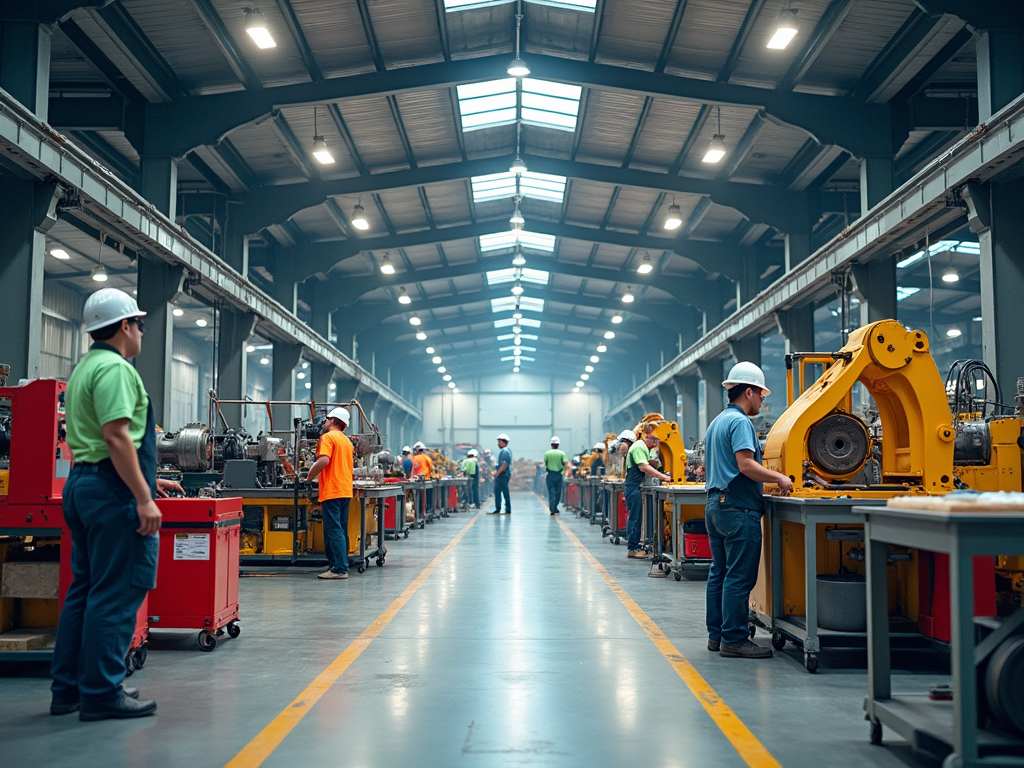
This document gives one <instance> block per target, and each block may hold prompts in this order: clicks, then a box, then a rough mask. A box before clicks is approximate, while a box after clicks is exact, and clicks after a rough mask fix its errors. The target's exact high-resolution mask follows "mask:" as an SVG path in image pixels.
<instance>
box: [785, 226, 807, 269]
mask: <svg viewBox="0 0 1024 768" xmlns="http://www.w3.org/2000/svg"><path fill="white" fill-rule="evenodd" d="M783 240H784V243H785V248H786V250H785V269H786V271H787V272H789V271H790V270H791V269H794V268H795V267H798V266H800V263H801V262H803V261H806V260H807V258H808V257H810V255H811V233H810V232H790V233H789V234H786V235H785V236H784V238H783Z"/></svg>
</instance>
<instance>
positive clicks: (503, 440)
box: [488, 433, 512, 515]
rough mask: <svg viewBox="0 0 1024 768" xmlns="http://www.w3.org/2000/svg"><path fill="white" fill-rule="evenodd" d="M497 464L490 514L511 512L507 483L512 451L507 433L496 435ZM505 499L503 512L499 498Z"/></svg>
mask: <svg viewBox="0 0 1024 768" xmlns="http://www.w3.org/2000/svg"><path fill="white" fill-rule="evenodd" d="M498 448H499V450H498V466H497V468H496V469H495V470H494V511H493V512H489V513H488V514H490V515H500V514H506V515H511V514H512V498H511V496H509V492H508V484H509V481H510V480H511V478H512V451H510V450H509V449H508V435H506V434H505V433H502V434H500V435H498ZM502 498H504V499H505V512H504V513H502V511H501V500H502Z"/></svg>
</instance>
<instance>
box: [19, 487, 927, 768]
mask: <svg viewBox="0 0 1024 768" xmlns="http://www.w3.org/2000/svg"><path fill="white" fill-rule="evenodd" d="M514 505H515V507H514V508H515V510H516V511H515V513H514V514H512V515H511V516H498V517H495V516H488V515H483V516H481V517H480V519H479V520H478V521H477V522H476V524H475V525H473V526H472V527H471V528H470V529H469V530H468V532H467V533H466V535H465V537H464V538H463V539H462V540H461V541H460V542H459V543H458V544H457V545H456V546H455V547H454V549H453V550H452V551H451V552H450V554H449V555H448V556H447V557H446V558H445V559H444V560H443V561H442V562H441V563H440V564H439V565H438V567H437V569H436V570H435V571H434V573H433V574H432V575H431V576H430V577H429V578H428V579H427V580H426V581H425V582H424V583H423V585H422V587H421V588H420V589H419V590H418V591H417V592H416V593H415V594H414V595H413V596H412V598H411V599H410V600H409V602H408V603H407V604H406V605H405V607H404V608H402V610H401V611H399V612H398V613H397V615H396V616H395V617H394V619H393V620H392V621H391V623H390V624H389V625H388V626H387V627H386V628H385V629H384V631H383V632H382V633H381V635H380V637H379V638H377V639H376V640H374V641H373V642H372V643H371V644H370V645H369V647H368V648H367V649H366V650H365V651H364V652H363V653H362V655H361V656H360V657H359V658H358V659H357V660H356V661H355V662H354V663H353V664H352V666H351V667H350V668H349V669H348V671H347V672H346V673H345V674H344V675H343V676H342V677H341V678H340V680H338V682H337V683H336V684H335V685H334V686H332V687H331V689H330V690H329V691H328V692H327V693H326V694H325V695H324V696H323V698H322V699H321V700H320V701H319V702H318V703H317V704H316V705H315V706H314V707H313V708H312V709H311V710H310V712H309V714H308V715H307V716H306V717H305V718H304V719H303V720H302V721H301V722H300V723H299V724H298V725H297V726H296V727H295V728H294V730H292V731H291V733H290V734H289V735H288V736H287V737H286V738H285V739H284V741H283V742H282V743H281V744H280V746H279V747H278V748H277V749H276V750H275V751H274V752H273V754H272V755H271V756H270V757H269V758H268V759H267V760H266V762H265V763H264V765H266V766H268V768H270V767H274V768H284V767H286V766H287V767H289V768H291V767H293V766H300V765H309V766H346V767H347V766H352V767H353V768H364V767H369V766H378V767H380V768H384V767H385V766H400V765H404V766H423V767H431V766H439V767H440V766H445V767H447V766H452V765H463V766H467V767H472V768H476V767H477V766H479V767H480V768H491V767H492V766H522V765H531V766H560V767H561V766H588V767H589V766H624V765H630V764H643V765H651V766H656V767H657V768H662V767H664V768H672V767H674V766H716V768H717V767H718V766H740V765H744V762H743V760H741V759H740V757H739V755H738V754H737V752H736V751H735V749H734V748H733V747H732V745H731V744H730V743H729V742H728V740H727V739H726V738H725V736H724V735H723V734H722V732H721V731H720V730H719V728H718V727H717V726H716V725H715V723H714V722H713V721H712V720H711V718H710V717H709V716H708V715H707V713H706V712H705V711H704V709H703V708H702V707H701V705H700V704H699V702H698V701H697V700H696V699H695V698H694V696H693V695H692V694H691V693H690V692H689V690H688V689H687V688H686V686H685V685H684V684H683V683H682V681H681V680H680V679H679V677H678V676H677V674H676V673H675V672H674V671H673V669H672V668H671V667H670V666H669V664H668V663H667V662H666V660H665V659H664V658H663V657H662V655H661V653H660V652H659V651H658V650H657V648H656V647H655V646H654V645H653V644H652V643H651V641H650V640H649V639H647V637H646V636H645V634H644V633H643V631H642V630H641V629H640V627H639V626H638V624H637V623H636V621H635V620H634V619H633V618H632V617H631V616H630V615H629V613H628V612H627V610H626V608H625V607H624V606H623V605H622V603H621V602H620V601H619V599H618V598H617V597H616V596H615V595H614V594H613V593H612V591H611V590H610V589H609V587H608V585H607V584H606V583H605V582H604V581H603V579H602V578H601V577H600V576H599V575H598V573H597V572H596V571H595V570H594V569H593V567H592V566H591V565H590V564H589V563H588V562H587V561H586V559H585V558H584V557H583V556H582V554H581V553H580V552H579V550H578V549H577V548H576V547H575V546H574V545H573V543H572V542H571V541H570V540H569V538H568V537H567V536H566V534H565V532H564V531H563V530H562V529H561V528H560V526H559V525H558V523H557V522H556V521H555V520H553V519H552V518H550V517H549V516H548V515H547V513H546V510H545V509H544V505H543V504H542V503H541V501H540V500H539V499H537V498H536V497H534V496H532V495H530V496H528V495H525V494H524V495H521V496H517V497H516V499H515V500H514ZM470 519H471V518H470V516H468V515H453V516H452V517H450V518H448V519H446V520H439V521H438V522H436V523H434V524H432V525H429V526H427V528H426V530H424V531H414V532H413V533H412V534H411V538H410V539H408V540H403V541H399V542H393V543H389V554H388V561H387V565H386V566H385V567H384V568H381V569H378V568H370V570H369V571H367V572H366V573H365V574H362V575H356V574H353V577H352V578H351V579H349V580H348V581H347V582H318V581H317V580H316V579H315V576H314V575H313V573H308V572H293V573H289V574H284V575H276V576H267V577H265V578H246V579H243V580H242V584H241V601H242V613H243V618H244V622H243V631H242V636H241V637H240V638H239V639H238V640H235V641H226V642H225V643H224V644H223V645H221V646H219V647H218V648H217V650H216V651H214V652H213V653H202V652H199V651H198V649H197V648H196V646H195V644H194V638H193V635H192V634H191V633H189V634H187V635H185V634H181V635H174V634H173V633H172V634H162V635H157V636H155V637H154V640H153V643H152V647H153V651H152V652H151V653H150V656H149V661H148V662H147V665H146V668H145V669H144V670H143V671H141V672H139V673H137V674H136V675H135V676H134V677H133V678H132V680H131V683H132V684H136V685H139V686H140V687H142V689H143V695H144V696H145V695H151V696H154V697H155V698H157V700H158V702H159V714H158V716H157V717H155V718H149V719H147V720H140V721H135V722H103V723H96V724H88V723H79V722H78V721H77V719H75V717H74V716H72V717H64V718H51V717H49V716H48V715H47V714H46V708H47V705H48V692H47V686H48V681H47V679H46V678H45V668H39V667H37V668H17V669H14V668H11V667H10V666H5V667H0V675H4V676H3V677H0V766H3V768H8V767H9V766H16V767H18V768H20V767H21V766H26V767H27V766H77V767H81V766H91V765H97V766H99V765H104V766H110V765H126V766H145V767H146V768H162V767H163V766H189V767H190V768H195V767H196V766H223V765H225V764H226V763H227V762H228V761H229V760H230V759H231V758H232V757H233V756H234V755H235V754H236V753H238V751H239V750H241V749H242V748H243V747H244V746H245V745H246V744H247V743H248V742H249V741H250V740H251V739H252V738H253V737H254V736H255V735H256V734H258V733H259V732H260V731H261V730H262V729H263V728H265V727H266V726H267V724H268V723H270V722H271V721H272V720H273V719H274V718H275V716H276V715H277V714H278V713H279V712H281V711H282V710H283V709H284V708H286V707H287V706H288V705H289V703H290V702H291V701H292V700H293V699H294V698H295V697H296V696H297V695H298V694H299V693H300V692H301V691H302V690H303V689H304V688H305V687H306V686H307V685H308V684H309V683H310V682H311V681H312V680H313V679H314V678H315V677H316V676H317V675H318V674H319V673H320V672H321V671H322V670H323V669H324V668H325V667H327V666H328V665H329V664H330V663H331V661H332V660H334V658H335V657H336V656H337V655H338V654H339V653H341V652H342V651H343V650H344V649H345V648H346V646H348V645H349V643H350V642H351V641H352V639H353V638H355V637H357V636H358V635H359V634H360V633H361V632H362V631H363V630H364V629H365V628H366V627H367V626H368V625H369V624H370V623H371V622H372V621H373V620H374V619H375V618H376V617H377V616H378V615H379V614H380V613H381V612H382V611H383V610H384V609H385V608H386V607H387V606H388V604H389V603H390V602H391V601H392V600H394V599H395V597H397V596H398V595H399V594H400V593H401V592H402V590H404V589H405V588H406V587H407V586H408V585H409V584H410V583H411V582H412V581H413V579H415V578H416V576H417V575H418V574H419V573H420V572H421V571H422V570H423V568H424V567H425V566H426V565H427V564H428V563H429V562H430V560H431V559H432V558H433V557H434V556H435V555H436V554H437V553H438V552H439V551H440V550H441V549H442V548H443V547H444V546H445V545H446V544H447V543H448V542H449V541H450V540H451V539H452V538H453V537H454V536H455V535H456V534H457V533H458V532H459V531H460V530H461V529H462V528H463V527H464V526H465V525H466V524H467V523H468V522H469V520H470ZM566 523H567V524H568V525H569V526H570V527H571V529H572V530H573V531H574V532H575V533H576V535H577V536H578V537H579V538H580V540H581V541H582V542H583V544H584V545H586V546H587V547H588V548H589V549H590V551H591V552H592V553H593V554H594V555H595V556H596V557H597V558H598V559H599V560H600V561H601V562H602V564H603V565H604V566H605V567H606V568H607V569H608V571H609V572H610V573H611V575H612V576H613V577H614V578H615V579H616V580H618V581H619V583H620V584H621V585H622V586H623V587H624V588H625V589H626V590H627V591H628V592H629V594H630V595H631V597H633V599H634V600H636V601H637V603H639V604H640V606H641V607H642V608H643V609H644V610H645V611H646V612H647V613H648V614H649V615H650V616H651V618H653V619H654V620H655V621H656V622H657V623H658V625H659V626H660V627H661V629H662V630H663V631H664V632H665V633H666V634H667V635H668V637H669V639H670V640H671V641H672V642H673V643H674V644H675V646H676V647H677V648H678V649H679V651H681V652H682V653H683V654H684V655H685V656H686V657H687V659H688V660H689V661H690V662H691V663H692V664H693V665H694V666H695V667H696V668H697V670H698V671H699V672H700V674H701V675H702V676H703V677H704V678H705V680H707V682H708V683H709V684H710V685H711V686H712V687H714V689H715V690H716V691H717V692H718V694H719V695H721V696H722V697H723V698H724V699H725V701H726V703H727V704H728V706H729V707H731V708H732V709H733V711H734V712H735V713H736V714H737V715H738V716H739V717H740V718H741V719H742V720H743V722H744V723H745V724H746V725H747V727H748V728H750V730H751V731H752V732H753V734H754V735H755V736H756V737H757V739H759V740H760V741H761V743H762V744H763V745H764V746H765V747H766V748H767V749H768V750H769V751H770V752H771V754H772V755H773V756H774V758H775V759H776V760H778V762H779V763H781V764H782V765H784V766H817V765H822V764H824V763H826V762H832V761H833V760H832V759H831V758H828V757H827V755H829V754H831V755H833V756H835V759H837V760H838V759H841V760H842V761H843V762H844V763H849V764H856V765H877V766H899V765H907V764H911V765H913V764H916V763H915V761H914V760H913V758H912V757H911V756H910V755H909V754H908V753H907V751H906V749H905V748H903V749H901V748H899V747H897V748H895V749H889V748H886V749H879V748H877V747H871V746H869V745H868V743H867V725H866V723H865V722H864V720H863V713H862V711H861V702H862V700H863V697H864V693H865V691H866V681H865V674H864V672H863V670H853V671H850V670H829V669H828V668H826V667H824V665H823V669H822V672H821V673H819V674H818V675H817V676H811V675H808V674H807V673H806V672H805V671H804V670H803V668H802V666H800V664H799V661H798V660H797V659H796V658H795V657H794V656H789V655H786V654H783V655H780V656H778V657H776V658H775V659H772V660H770V661H766V662H755V661H747V660H734V659H721V658H719V657H718V656H717V655H712V654H709V653H708V652H707V651H706V650H705V649H704V642H705V634H704V629H703V608H704V598H703V588H704V585H703V583H690V582H685V581H684V582H681V583H677V582H675V581H674V580H666V579H649V578H647V571H648V565H647V564H645V563H643V562H633V561H627V560H626V557H625V555H626V552H625V548H624V547H623V546H619V547H615V546H611V545H609V543H608V540H607V539H602V538H601V535H600V531H599V529H598V528H597V527H596V526H594V527H591V526H589V525H588V524H587V521H585V520H579V519H575V518H572V517H569V518H568V519H567V520H566ZM760 641H761V642H767V639H766V638H760ZM942 679H943V678H942V675H941V673H940V672H925V673H919V674H914V675H903V676H901V677H899V678H897V680H896V686H897V687H898V688H899V687H900V686H903V687H907V688H914V689H916V688H919V687H921V686H922V685H926V684H931V683H933V682H935V681H941V680H942ZM839 755H842V757H841V758H840V757H839Z"/></svg>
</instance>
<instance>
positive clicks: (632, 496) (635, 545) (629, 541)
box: [622, 485, 643, 552]
mask: <svg viewBox="0 0 1024 768" xmlns="http://www.w3.org/2000/svg"><path fill="white" fill-rule="evenodd" d="M622 495H623V496H625V497H626V511H627V512H628V513H629V515H628V517H627V518H626V549H627V550H628V551H630V552H635V551H636V550H638V549H640V530H641V528H642V527H643V497H642V496H641V494H640V486H639V485H626V486H623V489H622Z"/></svg>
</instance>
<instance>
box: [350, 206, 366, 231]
mask: <svg viewBox="0 0 1024 768" xmlns="http://www.w3.org/2000/svg"><path fill="white" fill-rule="evenodd" d="M350 221H351V222H352V226H353V227H355V228H356V229H358V230H359V231H360V232H365V231H366V230H368V229H369V228H370V222H369V220H367V218H366V211H365V210H363V206H362V205H360V204H359V203H356V207H355V208H353V209H352V218H351V219H350Z"/></svg>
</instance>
